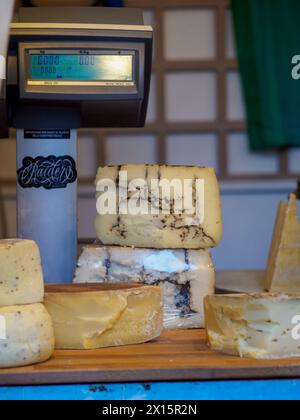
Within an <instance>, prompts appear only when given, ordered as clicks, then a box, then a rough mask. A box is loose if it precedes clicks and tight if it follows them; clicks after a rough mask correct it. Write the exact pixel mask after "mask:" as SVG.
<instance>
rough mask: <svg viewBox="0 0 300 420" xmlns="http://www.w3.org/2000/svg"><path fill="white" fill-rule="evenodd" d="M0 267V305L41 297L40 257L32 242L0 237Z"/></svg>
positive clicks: (42, 287)
mask: <svg viewBox="0 0 300 420" xmlns="http://www.w3.org/2000/svg"><path fill="white" fill-rule="evenodd" d="M0 267H1V268H0V307H1V306H11V305H25V304H31V303H40V302H42V301H43V297H44V282H43V272H42V267H41V257H40V252H39V249H38V246H37V245H36V243H35V242H33V241H29V240H21V239H4V240H0Z"/></svg>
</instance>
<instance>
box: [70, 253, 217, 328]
mask: <svg viewBox="0 0 300 420" xmlns="http://www.w3.org/2000/svg"><path fill="white" fill-rule="evenodd" d="M104 282H113V283H120V282H128V283H130V282H134V283H144V284H148V285H159V286H161V287H162V288H163V291H164V327H165V328H203V327H204V307H203V300H204V297H205V296H207V295H210V294H213V293H214V291H215V270H214V266H213V263H212V259H211V256H210V252H209V250H183V249H180V250H179V249H178V250H177V249H176V250H172V249H164V250H158V249H145V248H144V249H141V248H130V247H117V246H107V247H106V246H101V245H90V246H86V247H84V248H83V251H82V254H81V256H80V258H79V261H78V265H77V270H76V274H75V278H74V283H104Z"/></svg>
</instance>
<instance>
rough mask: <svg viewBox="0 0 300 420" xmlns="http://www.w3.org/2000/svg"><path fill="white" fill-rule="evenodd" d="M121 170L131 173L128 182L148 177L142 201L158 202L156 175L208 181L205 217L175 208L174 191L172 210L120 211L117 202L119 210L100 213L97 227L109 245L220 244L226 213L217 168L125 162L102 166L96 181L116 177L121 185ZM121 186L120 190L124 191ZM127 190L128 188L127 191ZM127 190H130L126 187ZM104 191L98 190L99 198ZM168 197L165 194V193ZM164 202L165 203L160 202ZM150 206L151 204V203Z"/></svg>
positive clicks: (200, 245)
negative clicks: (154, 184) (154, 186)
mask: <svg viewBox="0 0 300 420" xmlns="http://www.w3.org/2000/svg"><path fill="white" fill-rule="evenodd" d="M120 171H122V172H125V171H126V173H127V176H128V182H130V181H131V180H133V179H141V180H145V181H146V182H147V185H148V190H149V191H148V195H146V196H145V197H144V198H142V199H141V203H142V202H145V203H146V205H147V206H148V205H149V203H151V202H155V203H156V204H157V205H159V200H158V197H156V196H152V195H151V181H152V180H153V179H155V180H156V179H158V180H162V179H163V180H169V181H172V180H174V179H179V180H180V181H184V180H192V181H191V182H192V185H193V186H194V187H195V183H196V180H203V181H204V220H203V222H202V221H201V222H199V220H198V219H197V218H196V217H194V216H192V217H191V215H188V214H187V213H183V214H181V215H179V214H175V212H174V195H172V194H171V212H170V213H171V214H167V215H165V214H162V213H161V212H160V214H151V213H150V212H148V214H143V215H132V214H120V213H121V212H120V211H119V208H118V206H117V211H116V213H115V214H106V215H100V214H98V215H97V217H96V221H95V227H96V232H97V236H98V238H99V239H100V240H101V242H102V243H103V244H105V245H120V246H136V247H140V248H159V249H164V248H167V249H170V248H175V249H176V248H186V249H200V248H212V247H215V246H217V245H218V243H219V242H220V241H221V238H222V215H221V202H220V191H219V186H218V181H217V178H216V174H215V171H214V169H213V168H198V167H184V166H178V167H173V166H158V165H124V166H113V167H103V168H99V170H98V173H97V178H96V185H97V184H98V182H99V181H102V180H107V179H109V180H112V181H113V182H114V183H115V185H116V186H117V187H118V181H119V173H120ZM120 191H121V189H120V190H119V189H118V188H117V192H120ZM123 193H124V191H123ZM125 193H126V191H125ZM101 194H102V193H100V192H98V193H97V198H98V197H99V196H100V195H101ZM164 199H165V197H164ZM160 205H161V204H160ZM149 206H150V205H149Z"/></svg>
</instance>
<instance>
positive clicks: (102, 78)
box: [0, 7, 153, 283]
mask: <svg viewBox="0 0 300 420" xmlns="http://www.w3.org/2000/svg"><path fill="white" fill-rule="evenodd" d="M152 39H153V31H152V28H151V27H149V26H145V25H144V21H143V15H142V12H141V11H139V10H135V9H127V8H122V9H118V8H96V7H95V8H85V7H80V8H73V7H66V8H64V7H57V8H47V7H35V8H24V9H20V12H19V16H18V21H16V22H14V23H13V24H12V25H11V33H10V40H9V50H8V57H7V72H6V73H7V74H6V83H5V84H4V87H2V89H1V93H0V136H1V137H7V135H8V128H9V127H14V128H16V129H17V236H18V237H19V238H26V239H33V240H35V241H36V242H37V244H38V245H39V247H40V251H41V256H42V263H43V271H44V277H45V281H46V282H47V283H69V282H71V281H72V279H73V275H74V270H75V267H76V261H77V167H76V161H77V129H79V128H81V127H86V128H92V127H98V128H103V127H115V128H116V127H142V126H144V124H145V119H146V112H147V105H148V97H149V88H150V78H151V64H152ZM91 223H93V221H92V220H91Z"/></svg>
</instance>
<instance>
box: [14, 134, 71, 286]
mask: <svg viewBox="0 0 300 420" xmlns="http://www.w3.org/2000/svg"><path fill="white" fill-rule="evenodd" d="M76 158H77V131H76V130H17V232H18V238H23V239H33V240H34V241H36V243H37V244H38V246H39V247H40V251H41V257H42V265H43V272H44V278H45V282H46V283H70V282H72V279H73V275H74V270H75V267H76V260H77V170H76Z"/></svg>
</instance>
